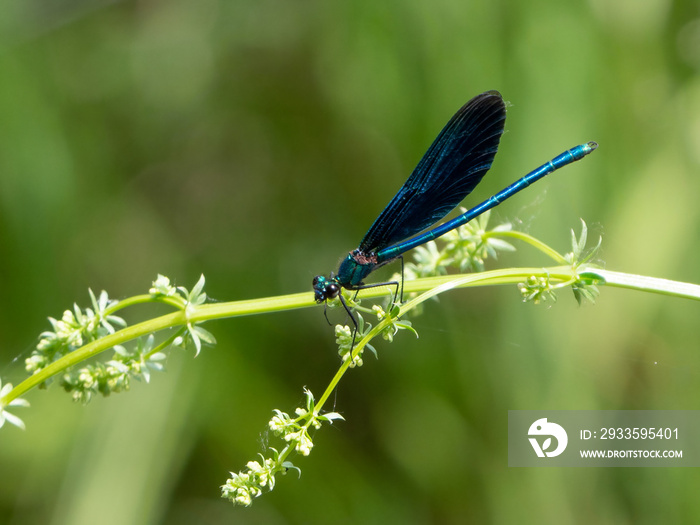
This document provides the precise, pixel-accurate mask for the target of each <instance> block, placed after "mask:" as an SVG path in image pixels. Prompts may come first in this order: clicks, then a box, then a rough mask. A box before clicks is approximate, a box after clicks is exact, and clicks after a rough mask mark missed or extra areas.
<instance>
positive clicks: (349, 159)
mask: <svg viewBox="0 0 700 525" xmlns="http://www.w3.org/2000/svg"><path fill="white" fill-rule="evenodd" d="M699 72H700V5H699V4H698V2H697V0H684V1H671V0H645V1H644V2H639V1H634V0H616V1H609V0H590V1H586V2H560V1H556V0H532V1H530V2H527V3H524V2H517V1H514V0H503V1H500V2H486V1H480V2H459V1H449V0H437V1H432V2H399V1H393V2H370V1H354V2H320V1H317V2H312V1H307V2H303V1H302V2H288V1H280V0H256V1H240V0H238V1H236V0H199V1H198V2H183V1H171V2H155V1H142V2H114V1H112V2H110V1H102V2H100V1H96V0H95V1H87V0H74V1H68V2H40V1H38V0H23V1H21V0H8V1H6V2H4V3H3V8H2V15H0V254H1V257H0V275H1V276H2V296H3V300H2V301H1V302H0V309H1V310H0V332H1V333H2V344H1V345H0V353H1V357H2V361H1V363H2V364H1V365H0V376H1V377H2V380H3V381H4V382H8V381H9V382H12V383H15V384H16V383H18V382H19V381H21V379H22V377H23V374H22V365H21V361H22V360H23V358H24V357H25V356H26V354H27V353H28V352H30V351H31V349H32V347H33V345H34V344H36V337H37V335H38V334H39V333H40V332H41V331H43V330H45V329H47V328H48V323H47V322H46V317H47V316H49V315H51V316H54V317H59V316H60V315H61V312H62V311H63V310H64V309H66V308H69V307H70V306H71V305H72V304H73V302H78V303H79V304H82V305H87V304H89V298H88V294H87V289H88V287H90V288H92V289H93V290H96V291H98V290H102V289H105V290H107V291H108V292H109V293H110V295H111V296H113V297H116V298H119V297H128V296H130V295H135V294H139V293H144V292H146V291H147V290H148V288H149V287H150V283H151V281H152V280H153V279H155V277H156V275H157V274H158V273H163V274H166V275H168V276H169V277H170V278H172V279H173V280H174V281H175V282H176V283H177V284H180V285H185V286H192V285H193V284H194V283H195V282H196V280H197V278H198V277H199V275H200V274H202V273H203V274H204V275H205V276H206V278H207V286H206V290H207V292H208V293H209V295H210V296H212V297H213V298H215V299H216V300H221V301H228V300H238V299H250V298H256V297H264V296H272V295H280V294H286V293H294V292H300V291H304V290H308V292H309V294H311V288H310V284H311V279H312V277H313V276H314V275H316V274H318V273H328V272H329V271H331V270H335V268H336V265H337V262H338V260H339V258H340V257H341V256H342V255H343V254H344V253H345V252H347V251H348V250H350V249H353V248H355V247H356V246H357V244H358V242H359V240H360V238H361V237H362V235H363V234H364V232H365V230H366V228H367V227H368V226H369V225H370V224H371V222H372V221H373V220H374V218H375V216H376V215H377V214H378V212H379V211H380V210H381V209H382V208H383V206H384V205H385V204H386V203H387V202H388V200H389V199H390V197H391V196H392V195H393V193H394V192H395V191H396V189H398V187H399V186H400V185H401V184H402V183H403V181H404V180H405V178H406V177H407V176H408V174H409V173H410V171H411V170H412V169H413V167H414V165H415V163H416V162H417V161H418V159H419V158H420V156H421V155H422V153H423V152H424V151H425V149H426V148H427V147H428V145H429V144H430V142H431V141H432V139H433V138H434V137H435V136H436V135H437V133H438V132H439V130H440V129H441V127H442V126H443V124H444V123H445V122H446V121H447V120H448V119H449V117H450V116H451V115H452V114H453V112H454V111H455V110H456V109H457V108H458V107H459V106H460V105H462V104H463V103H464V102H465V101H466V100H468V99H469V98H471V97H472V96H474V95H476V94H478V93H480V92H482V91H485V90H488V89H498V90H499V91H501V92H502V93H503V96H504V98H505V99H506V100H508V101H509V102H510V103H511V104H512V105H511V107H510V108H509V112H508V121H507V123H506V130H507V133H506V134H505V135H504V136H503V139H502V140H501V147H500V152H499V154H498V156H497V157H496V161H495V163H494V166H493V168H492V170H491V172H490V174H489V175H488V176H487V177H486V178H485V180H484V182H483V183H482V184H481V185H480V187H479V188H478V190H477V191H476V192H475V195H474V196H472V197H470V198H469V199H468V200H467V201H466V203H467V204H474V203H476V202H478V201H480V200H481V199H482V198H485V197H487V196H489V195H491V194H492V193H493V192H495V191H497V190H499V189H501V188H502V187H503V186H505V185H506V184H509V183H510V182H512V181H513V180H515V179H516V178H517V177H519V176H521V175H523V174H524V173H525V172H527V171H529V170H530V169H532V168H534V167H536V166H538V165H539V164H541V163H542V162H545V161H547V160H549V159H550V158H551V157H552V156H554V155H556V154H558V153H559V152H560V151H562V150H564V149H566V148H569V147H572V146H574V145H576V144H579V143H581V142H585V141H588V140H596V141H598V142H599V143H600V148H599V150H598V151H596V152H595V154H593V155H591V156H590V157H589V158H587V159H586V160H584V161H583V162H581V163H577V164H576V165H574V166H570V167H568V168H566V170H565V171H562V172H559V173H557V174H556V175H555V176H553V177H550V178H549V179H548V180H545V181H543V182H540V183H538V185H537V186H535V187H533V188H532V189H530V190H528V191H527V192H525V193H523V194H521V195H520V196H518V197H517V198H514V199H512V200H511V201H509V202H508V203H506V204H504V205H502V206H500V207H499V208H498V209H497V211H496V212H495V213H494V214H493V221H506V220H511V221H515V223H516V225H517V226H518V227H519V228H522V229H525V230H526V231H528V232H529V233H531V234H533V235H535V236H537V237H538V238H540V239H542V240H543V241H545V242H547V243H549V244H550V245H552V246H554V247H556V248H558V249H559V250H560V251H568V250H569V235H570V234H569V231H570V229H571V228H575V229H576V230H579V228H580V223H579V218H583V219H585V220H586V222H587V223H588V224H589V226H590V228H591V232H590V238H591V239H596V238H597V237H598V235H602V236H603V249H602V251H601V252H600V256H599V257H600V260H601V261H602V262H603V263H604V264H605V266H606V267H607V268H608V269H611V270H618V271H626V272H633V273H640V274H646V275H652V276H658V277H666V278H670V279H677V280H685V281H690V282H696V283H697V282H700V268H699V266H700V265H698V260H699V259H700V243H698V242H697V240H698V238H699V237H700V231H699V228H700V209H699V207H698V206H697V197H698V195H699V194H700V182H699V181H700V177H699V175H700V75H699V74H698V73H699ZM494 224H495V222H494ZM543 264H550V263H549V262H548V261H547V260H546V259H544V258H543V257H542V256H541V255H539V254H537V253H535V252H533V251H532V250H529V249H527V248H523V249H522V250H519V251H518V252H517V253H515V254H512V255H511V254H508V255H507V256H504V257H502V258H501V259H500V260H499V261H496V262H491V263H490V267H491V268H495V267H507V266H538V265H543ZM699 316H700V306H699V305H698V304H697V303H694V302H691V301H685V300H680V299H671V298H668V297H662V296H653V295H646V294H641V293H635V292H629V291H623V290H614V289H605V288H603V289H602V294H601V297H600V298H599V300H598V302H597V303H596V304H595V305H585V306H583V307H578V306H577V304H576V302H575V301H574V299H573V297H572V296H571V294H570V293H569V292H568V291H567V292H565V293H562V294H560V296H559V301H558V302H557V303H555V304H550V305H545V306H534V305H532V304H523V303H521V302H520V298H519V294H518V291H517V289H516V288H515V287H507V288H488V289H478V290H461V291H455V292H452V293H450V294H447V295H444V296H442V297H441V299H440V302H439V303H432V304H429V305H428V306H427V308H426V312H425V314H424V315H423V316H421V317H419V318H416V319H414V320H413V321H414V324H415V326H416V328H417V329H418V331H419V333H420V339H419V340H415V339H414V338H412V337H411V336H410V335H408V334H405V333H404V334H402V335H401V336H400V337H399V338H398V339H397V341H395V343H394V344H392V345H389V344H386V343H384V342H378V344H377V347H378V350H379V353H380V358H379V360H375V359H373V358H371V357H370V356H366V359H365V366H364V367H363V368H362V369H360V370H356V371H353V372H352V373H350V374H349V375H348V376H347V377H346V378H345V379H344V380H343V381H342V383H341V386H340V389H339V391H338V394H337V398H336V405H335V409H336V410H338V411H340V412H342V413H343V415H344V416H345V417H346V419H347V421H346V422H341V423H340V424H337V425H334V426H333V427H332V428H327V429H324V430H322V431H320V432H319V433H317V434H316V438H315V443H316V448H315V449H314V451H313V453H312V454H311V456H309V457H308V458H299V457H297V458H295V462H296V463H297V464H298V465H299V466H300V467H301V469H302V471H303V475H302V477H301V479H300V480H297V476H296V475H294V474H291V475H289V476H286V477H280V478H278V486H277V488H276V489H275V491H274V492H273V493H272V494H267V495H265V496H264V497H262V498H259V499H258V500H256V502H255V504H254V505H253V507H252V508H250V509H238V508H233V507H232V506H231V505H230V504H229V503H227V502H226V501H224V500H222V499H220V498H219V489H218V486H219V485H220V484H222V483H223V482H224V481H225V479H226V478H227V476H228V471H229V470H234V471H238V470H239V469H241V468H243V467H244V465H245V463H246V462H247V461H249V460H251V459H255V456H256V454H257V453H258V451H259V450H260V448H261V442H263V441H264V440H265V439H266V436H265V434H264V431H265V427H266V422H267V421H268V419H269V417H270V415H271V413H272V409H273V408H279V409H281V410H285V411H292V410H293V408H294V407H295V406H296V405H297V403H299V402H300V401H301V400H302V387H303V386H304V385H306V386H308V387H309V388H310V389H311V390H312V391H313V392H315V393H317V395H320V393H321V392H322V390H323V388H325V386H326V384H327V383H328V381H329V380H330V378H331V377H332V375H333V374H334V372H335V370H336V369H337V366H338V358H337V355H336V350H335V345H334V336H333V332H332V329H331V328H330V327H329V326H328V325H327V324H326V321H325V320H324V318H323V312H322V308H321V307H318V308H316V309H307V310H302V311H297V312H291V313H284V314H275V315H265V316H257V317H249V318H239V319H235V320H226V321H219V322H215V323H210V324H208V325H207V326H206V327H207V328H208V329H209V330H211V331H212V332H214V333H215V334H216V337H217V338H218V340H219V344H218V345H217V346H216V347H215V348H212V349H206V350H205V351H204V352H203V353H202V354H201V355H200V357H198V358H197V359H196V360H193V358H192V355H193V353H192V352H180V351H175V352H172V353H170V355H169V359H168V373H167V374H160V375H157V376H155V377H154V378H153V380H152V383H151V385H148V386H144V385H143V384H139V383H137V384H135V385H134V386H133V388H132V391H131V392H130V393H128V394H120V395H116V396H113V397H110V398H108V399H102V398H99V399H96V400H94V401H93V402H92V403H91V404H90V405H88V406H87V407H85V408H84V407H82V406H80V405H76V404H74V403H73V402H71V400H70V399H69V396H67V395H65V394H64V393H63V392H62V391H60V389H58V388H55V387H54V388H52V389H51V390H50V391H49V392H40V391H33V392H31V393H30V395H28V396H27V398H28V399H29V400H30V401H31V403H32V408H31V409H28V410H27V409H25V410H15V413H16V414H18V415H20V416H22V417H23V418H24V420H25V422H26V424H27V431H26V432H22V431H20V430H18V429H16V428H14V427H8V428H3V429H2V433H1V434H0V523H2V524H5V523H7V524H22V525H26V524H39V523H40V524H70V525H76V524H77V525H80V524H87V523H95V522H96V521H97V522H99V523H101V524H112V523H114V524H126V523H128V524H146V523H149V524H150V523H168V524H194V523H196V524H218V523H254V524H262V523H265V524H285V523H299V524H301V523H308V524H314V523H319V524H320V523H324V524H325V523H346V524H351V523H386V522H388V521H392V522H400V523H408V524H423V523H455V524H456V523H472V522H473V523H535V522H537V523H558V524H568V523H616V524H620V523H635V524H638V523H659V522H660V521H662V520H663V522H665V523H689V522H694V521H697V520H698V519H700V499H698V497H697V486H698V483H700V471H698V469H682V468H678V469H652V468H640V469H614V468H607V469H604V468H599V469H546V468H543V469H509V468H508V467H507V460H508V458H507V442H506V439H507V435H506V431H507V411H508V410H513V409H700V354H699V353H698V350H700V344H699V343H698V341H699V340H700V337H699V335H700V333H699V329H698V319H699ZM137 318H138V317H134V319H137ZM19 354H23V355H20V359H19V362H15V363H12V360H13V359H14V358H15V357H17V356H18V355H19ZM270 444H271V445H273V446H274V443H270Z"/></svg>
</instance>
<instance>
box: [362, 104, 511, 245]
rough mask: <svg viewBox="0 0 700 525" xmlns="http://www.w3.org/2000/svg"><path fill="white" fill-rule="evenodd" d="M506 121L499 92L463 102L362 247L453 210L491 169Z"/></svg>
mask: <svg viewBox="0 0 700 525" xmlns="http://www.w3.org/2000/svg"><path fill="white" fill-rule="evenodd" d="M505 120H506V106H505V103H504V102H503V98H502V97H501V94H500V93H499V92H498V91H487V92H486V93H482V94H481V95H477V96H476V97H474V98H473V99H471V100H470V101H469V102H467V103H466V104H465V105H464V106H462V108H460V110H459V111H457V113H455V115H454V116H453V117H452V118H451V119H450V121H449V122H448V123H447V125H446V126H445V127H444V129H443V130H442V131H441V132H440V134H439V135H438V137H437V138H436V139H435V141H434V142H433V144H432V145H431V146H430V149H428V151H427V152H426V153H425V155H423V158H422V159H421V160H420V162H419V163H418V166H416V169H414V170H413V173H411V176H410V177H409V178H408V180H407V181H406V182H405V183H404V185H403V186H402V187H401V189H400V190H399V191H398V193H397V194H396V195H395V196H394V198H393V199H392V200H391V202H390V203H389V205H388V206H387V207H386V208H384V211H383V212H382V213H381V214H380V215H379V217H377V220H375V221H374V224H372V227H371V228H370V229H369V230H368V231H367V233H366V234H365V237H364V239H362V242H361V243H360V250H361V251H363V252H365V253H369V252H377V251H378V250H381V249H382V248H386V247H387V246H391V245H393V244H396V243H397V242H400V241H402V240H404V239H407V238H408V237H411V236H413V235H415V234H416V233H418V232H420V231H422V230H424V229H426V228H428V227H429V226H431V225H433V224H435V223H436V222H437V221H439V220H440V219H442V218H443V217H444V216H445V215H447V214H448V213H449V212H450V211H452V210H453V209H454V208H455V207H456V206H457V205H458V204H459V203H460V202H462V200H463V199H464V197H466V196H467V195H468V194H469V193H471V191H472V190H473V189H474V188H475V187H476V185H477V184H479V182H481V179H482V177H483V176H484V174H485V173H486V172H487V171H488V169H489V168H490V167H491V163H492V162H493V158H494V156H495V155H496V151H497V150H498V143H499V141H500V139H501V134H502V133H503V127H504V126H505Z"/></svg>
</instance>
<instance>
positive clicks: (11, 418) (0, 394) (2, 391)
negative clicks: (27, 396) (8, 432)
mask: <svg viewBox="0 0 700 525" xmlns="http://www.w3.org/2000/svg"><path fill="white" fill-rule="evenodd" d="M11 390H12V384H11V383H7V384H6V385H5V386H2V381H0V400H1V399H2V398H4V397H5V396H6V395H7V394H9V393H10V391H11ZM6 406H8V407H28V406H29V401H26V400H24V399H20V398H17V399H13V400H12V401H10V402H9V403H7V404H6V405H5V404H2V403H0V427H2V426H3V425H4V424H5V421H7V422H8V423H10V424H11V425H14V426H16V427H17V428H21V429H22V430H24V429H25V426H24V421H22V420H21V419H20V418H18V417H17V416H15V415H13V414H10V413H9V412H7V411H6V410H5V407H6Z"/></svg>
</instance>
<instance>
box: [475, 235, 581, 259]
mask: <svg viewBox="0 0 700 525" xmlns="http://www.w3.org/2000/svg"><path fill="white" fill-rule="evenodd" d="M483 236H484V237H487V238H488V237H510V238H511V239H518V240H520V241H523V242H525V243H527V244H529V245H530V246H533V247H534V248H536V249H538V250H539V251H541V252H542V253H544V254H545V255H547V256H548V257H550V258H551V259H553V260H554V261H556V262H558V263H559V264H568V261H567V260H566V258H565V257H564V256H563V255H562V254H560V253H559V252H558V251H556V250H555V249H554V248H552V247H551V246H549V245H547V244H545V243H543V242H542V241H540V240H539V239H536V238H535V237H533V236H531V235H528V234H527V233H523V232H519V231H516V230H506V231H500V230H492V231H488V232H486V233H484V235H483Z"/></svg>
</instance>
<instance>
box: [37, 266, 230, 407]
mask: <svg viewBox="0 0 700 525" xmlns="http://www.w3.org/2000/svg"><path fill="white" fill-rule="evenodd" d="M204 282H205V281H204V276H201V277H200V278H199V280H198V281H197V284H195V286H194V288H192V291H188V290H187V288H184V287H182V286H178V287H175V286H173V285H171V284H170V279H168V278H167V277H165V276H163V275H158V277H157V279H156V280H155V281H154V282H153V285H152V287H151V289H150V290H149V292H150V294H149V295H147V296H146V295H142V296H137V297H134V298H131V299H125V300H123V301H121V302H119V301H114V300H110V299H109V297H108V295H107V292H104V291H103V292H102V293H100V295H99V298H98V297H95V295H94V294H93V293H92V291H90V298H91V301H92V307H91V308H85V309H84V310H82V309H81V308H80V307H78V306H77V305H75V306H74V308H73V310H66V311H65V312H64V314H63V316H62V317H61V319H60V320H57V319H53V318H49V322H50V323H51V326H52V328H53V330H52V331H47V332H44V333H42V334H41V337H40V340H39V343H38V345H37V347H36V349H35V350H34V352H33V353H32V355H31V356H30V357H29V358H28V359H26V361H25V365H26V369H27V371H28V372H31V373H32V374H37V373H39V372H41V371H42V370H43V369H44V368H46V367H47V366H48V365H50V364H51V363H53V362H55V361H56V360H58V359H60V358H62V357H64V356H65V355H67V354H69V353H71V352H74V351H76V350H78V349H79V348H81V347H84V346H85V345H87V344H88V343H92V342H95V341H97V340H99V339H101V338H104V337H105V336H108V335H112V334H115V333H116V332H117V329H120V328H124V327H126V322H125V321H124V320H123V319H122V318H121V317H117V316H116V315H115V312H117V311H118V310H120V309H122V308H125V307H126V306H129V305H133V304H140V303H148V302H157V303H165V304H168V305H170V306H172V307H175V308H177V309H180V310H182V311H184V312H185V315H186V319H187V322H186V324H185V326H184V327H183V328H182V329H180V330H179V331H178V332H177V333H175V334H174V335H173V336H171V337H170V338H169V339H167V340H166V341H165V342H162V343H160V344H158V345H157V346H155V344H154V336H153V334H150V335H148V337H145V339H144V338H139V339H136V344H135V345H134V346H135V348H133V349H131V350H127V348H125V347H124V346H121V345H115V346H113V347H112V350H113V351H114V353H113V355H112V357H111V359H110V360H108V361H100V362H96V363H90V364H87V365H84V366H82V367H81V368H79V369H73V368H72V367H69V368H67V369H66V370H64V371H63V375H62V376H61V378H60V384H61V386H62V387H63V388H64V389H65V390H66V391H67V392H70V393H71V394H72V396H73V399H74V400H75V401H79V402H82V403H87V402H89V401H90V400H91V399H92V398H93V397H94V396H95V394H98V393H99V394H102V395H104V396H108V395H109V394H111V393H117V392H123V391H125V390H128V389H129V386H130V383H131V380H132V378H133V379H137V380H144V381H146V382H148V381H149V380H150V377H151V373H152V372H156V371H161V370H163V364H162V361H163V360H164V359H165V354H163V353H162V352H161V350H163V349H165V348H166V347H168V346H170V345H172V344H174V345H176V346H186V345H187V344H189V343H190V342H191V343H193V345H194V347H195V352H196V353H195V355H198V354H199V352H200V351H201V349H202V345H203V344H215V343H216V339H215V338H214V336H213V335H212V334H211V333H210V332H209V331H207V330H205V329H204V328H202V327H201V326H199V325H198V324H196V323H195V322H193V321H191V320H190V319H191V317H190V316H191V315H192V314H193V313H194V312H195V310H196V307H197V306H199V305H201V304H203V303H204V302H206V300H207V294H206V293H204V291H203V289H204ZM115 342H116V341H115ZM105 344H106V345H108V344H109V343H105ZM107 349H109V347H107ZM99 351H103V349H100V350H99ZM83 359H85V358H83Z"/></svg>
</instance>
